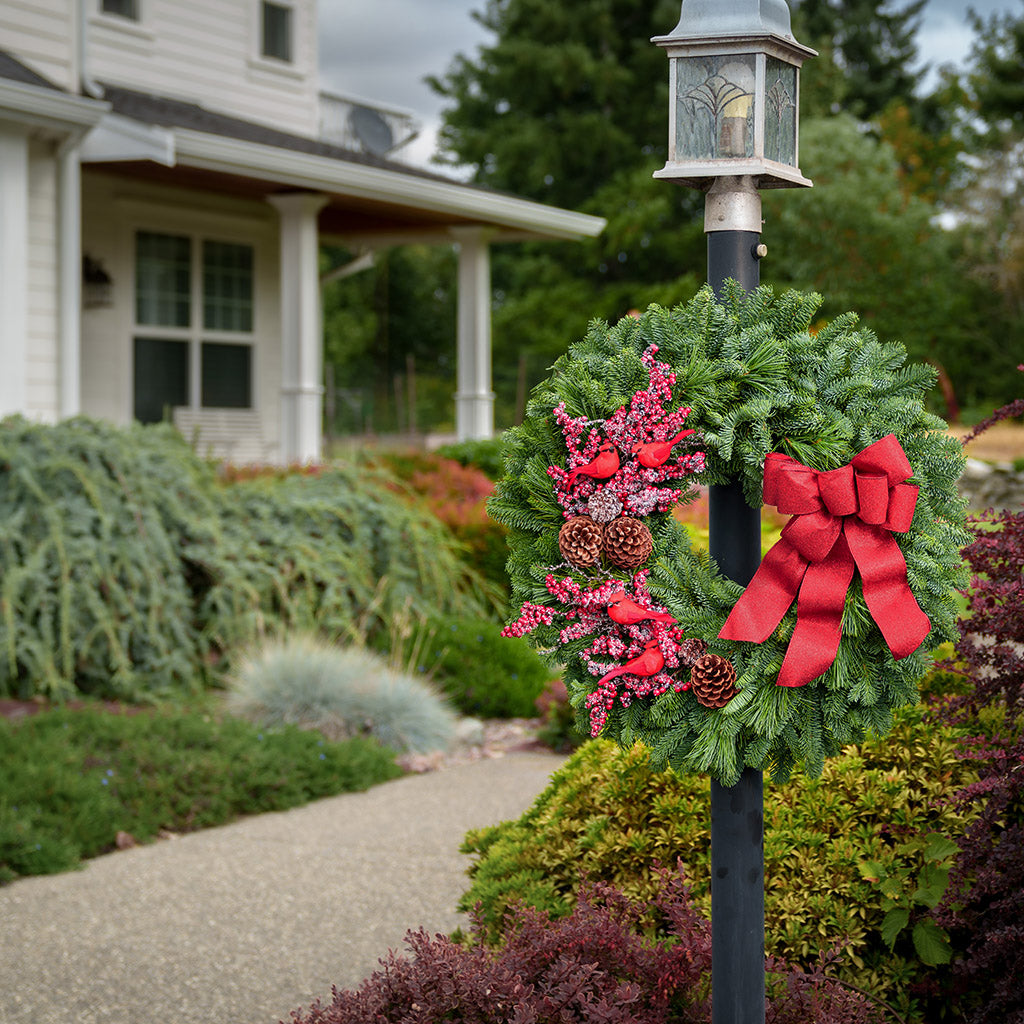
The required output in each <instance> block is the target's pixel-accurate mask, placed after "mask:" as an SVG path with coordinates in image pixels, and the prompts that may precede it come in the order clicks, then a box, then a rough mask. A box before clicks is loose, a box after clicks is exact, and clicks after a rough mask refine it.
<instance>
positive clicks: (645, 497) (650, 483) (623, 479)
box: [547, 345, 705, 519]
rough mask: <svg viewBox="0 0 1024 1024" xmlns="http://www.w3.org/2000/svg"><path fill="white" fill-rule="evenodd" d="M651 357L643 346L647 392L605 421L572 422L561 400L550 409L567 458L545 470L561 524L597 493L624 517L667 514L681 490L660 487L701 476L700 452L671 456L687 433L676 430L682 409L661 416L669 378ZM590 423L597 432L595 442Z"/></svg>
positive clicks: (668, 369)
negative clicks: (611, 499)
mask: <svg viewBox="0 0 1024 1024" xmlns="http://www.w3.org/2000/svg"><path fill="white" fill-rule="evenodd" d="M657 351H658V348H657V346H656V345H651V346H650V347H649V348H648V349H647V351H646V352H644V354H643V356H642V357H641V361H642V362H643V364H644V366H645V367H646V368H647V371H648V377H649V384H648V386H647V388H645V389H642V390H640V391H637V392H636V393H635V394H634V395H633V397H632V398H631V399H630V402H629V405H628V406H622V407H620V408H619V409H617V410H616V411H615V412H614V413H613V414H612V415H611V416H610V417H608V418H607V419H606V420H603V421H602V420H591V419H587V418H586V417H584V416H579V417H572V416H570V415H569V414H568V412H567V411H566V407H565V402H559V404H558V405H557V406H556V407H555V409H554V416H555V421H556V422H557V423H558V425H559V427H560V428H561V430H562V436H563V437H564V438H565V444H566V450H567V452H568V456H567V460H566V466H567V468H565V469H563V468H562V467H561V466H549V467H548V469H547V474H548V476H549V477H550V478H551V480H552V483H553V487H554V492H555V498H556V500H557V501H558V504H559V505H560V506H561V507H562V510H563V513H562V514H563V516H564V517H565V518H566V519H569V518H571V517H572V516H576V515H582V514H585V512H586V508H587V505H588V502H589V500H590V498H591V497H593V496H594V494H596V493H597V492H598V491H601V490H607V491H609V492H610V493H612V494H614V495H615V496H616V497H617V498H618V499H619V500H620V501H621V503H622V505H623V510H624V511H625V513H626V514H627V515H631V516H636V517H640V518H642V517H644V516H648V515H652V514H654V513H656V512H660V513H664V512H668V511H669V510H670V509H671V508H672V506H673V505H675V504H676V503H677V502H678V501H679V499H680V497H681V496H682V493H683V492H682V488H681V487H678V486H677V487H672V486H666V485H668V484H669V483H670V482H671V481H681V480H683V479H684V478H685V477H688V476H691V475H693V474H695V473H700V472H703V470H704V464H705V463H704V453H703V452H693V451H684V452H681V453H679V454H678V455H673V454H672V447H673V445H675V444H678V443H679V442H680V441H681V440H682V439H683V438H684V437H685V436H687V434H688V433H691V432H689V431H687V430H686V429H685V428H684V424H685V423H686V418H687V416H689V414H690V408H689V406H679V407H678V408H677V409H673V410H671V411H668V410H666V408H665V406H666V404H667V403H669V402H671V400H672V386H673V385H674V384H675V381H676V376H675V374H674V373H673V372H672V369H671V367H669V366H668V364H667V363H662V362H659V361H658V360H657V359H656V358H655V354H656V353H657ZM598 425H601V426H603V436H602V433H601V431H599V430H598V429H597V426H598Z"/></svg>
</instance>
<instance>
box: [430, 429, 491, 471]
mask: <svg viewBox="0 0 1024 1024" xmlns="http://www.w3.org/2000/svg"><path fill="white" fill-rule="evenodd" d="M503 449H504V441H502V439H501V438H500V437H494V438H488V439H480V440H476V441H456V442H455V443H454V444H445V445H442V446H441V447H440V448H438V449H437V454H438V455H440V456H442V457H443V458H446V459H454V460H455V461H456V462H457V463H459V465H460V466H475V467H476V468H477V469H479V470H481V471H482V472H484V473H486V474H487V476H488V477H489V478H490V479H491V480H499V479H501V476H502V474H503V473H504V472H505V463H504V459H503V457H502V451H503Z"/></svg>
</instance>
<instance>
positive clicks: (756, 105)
mask: <svg viewBox="0 0 1024 1024" xmlns="http://www.w3.org/2000/svg"><path fill="white" fill-rule="evenodd" d="M652 42H655V43H657V44H658V46H660V47H662V48H663V49H664V50H665V51H666V52H667V54H668V58H669V105H670V106H669V141H668V162H667V163H666V164H665V166H664V167H663V168H662V169H661V170H660V171H655V172H654V176H655V177H656V178H664V179H666V180H668V181H674V182H677V183H678V184H680V185H689V186H692V187H694V188H707V187H708V186H709V185H710V183H711V181H712V180H713V179H715V178H720V177H723V176H734V175H747V176H750V177H752V178H753V179H754V180H755V183H756V187H757V188H798V187H800V186H809V185H810V184H811V182H810V181H808V180H807V179H806V178H805V177H804V176H803V175H802V174H801V173H800V168H799V165H798V143H799V131H798V122H799V103H800V66H801V64H802V63H803V62H804V60H805V59H806V58H808V57H813V56H814V55H815V52H816V51H814V50H812V49H810V48H809V47H806V46H803V45H802V44H800V43H798V42H797V41H796V40H795V39H794V38H793V34H792V29H791V28H790V18H789V8H788V7H787V6H786V3H785V0H682V8H681V11H680V17H679V24H678V25H676V27H675V28H674V29H673V30H672V34H671V35H667V36H655V38H654V39H653V40H652Z"/></svg>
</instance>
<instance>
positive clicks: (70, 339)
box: [57, 137, 82, 419]
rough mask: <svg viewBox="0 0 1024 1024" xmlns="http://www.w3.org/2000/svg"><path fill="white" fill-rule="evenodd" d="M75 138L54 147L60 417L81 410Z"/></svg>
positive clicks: (78, 174)
mask: <svg viewBox="0 0 1024 1024" xmlns="http://www.w3.org/2000/svg"><path fill="white" fill-rule="evenodd" d="M78 143H79V139H78V138H77V137H75V138H73V139H71V140H69V141H67V142H65V143H64V144H63V145H62V146H60V147H59V149H58V150H57V160H58V168H57V224H58V227H57V281H58V285H57V295H58V296H59V298H58V301H59V303H60V308H59V316H58V337H59V338H60V342H59V346H58V350H59V353H60V356H59V359H60V404H59V408H60V417H61V419H64V418H66V417H68V416H77V415H78V414H79V413H80V412H81V411H82V172H81V165H80V163H79V151H78Z"/></svg>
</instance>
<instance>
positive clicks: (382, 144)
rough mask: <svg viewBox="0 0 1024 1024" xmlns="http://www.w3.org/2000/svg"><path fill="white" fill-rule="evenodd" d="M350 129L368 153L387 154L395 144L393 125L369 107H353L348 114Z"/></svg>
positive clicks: (375, 154)
mask: <svg viewBox="0 0 1024 1024" xmlns="http://www.w3.org/2000/svg"><path fill="white" fill-rule="evenodd" d="M348 129H349V131H350V132H351V133H352V134H353V135H354V136H355V137H356V138H357V139H358V140H359V143H360V145H361V146H362V147H363V149H364V150H366V152H367V153H372V154H373V155H374V156H385V155H386V154H387V153H388V152H390V150H391V149H392V147H393V146H394V144H395V138H394V135H393V134H392V132H391V126H390V125H389V124H388V123H387V121H385V120H384V118H383V117H381V115H380V114H379V113H378V112H377V111H376V110H371V109H370V108H369V107H353V108H352V110H351V111H349V115H348Z"/></svg>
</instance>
